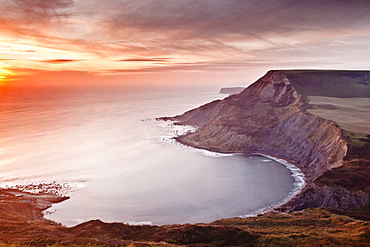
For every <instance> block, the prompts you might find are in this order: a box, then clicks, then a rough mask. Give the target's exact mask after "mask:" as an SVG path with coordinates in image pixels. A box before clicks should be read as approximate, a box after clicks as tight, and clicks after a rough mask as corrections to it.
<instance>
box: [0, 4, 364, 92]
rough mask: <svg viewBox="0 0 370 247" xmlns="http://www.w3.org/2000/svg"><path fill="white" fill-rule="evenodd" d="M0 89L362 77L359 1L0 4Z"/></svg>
mask: <svg viewBox="0 0 370 247" xmlns="http://www.w3.org/2000/svg"><path fill="white" fill-rule="evenodd" d="M0 9H1V15H0V84H1V85H10V86H45V85H52V86H59V85H105V84H122V85H126V84H127V85H132V84H140V85H149V84H155V85H157V84H162V83H163V84H164V85H171V84H184V83H185V84H189V85H192V84H194V85H195V84H202V85H203V84H204V85H208V84H218V85H225V86H241V85H248V84H250V83H251V82H253V81H254V80H256V79H257V78H258V77H260V76H262V75H263V74H264V73H265V72H266V71H268V70H270V69H283V68H313V69H370V45H369V44H370V43H369V42H370V1H369V0H352V1H349V0H307V1H306V0H274V1H261V0H105V1H102V0H0Z"/></svg>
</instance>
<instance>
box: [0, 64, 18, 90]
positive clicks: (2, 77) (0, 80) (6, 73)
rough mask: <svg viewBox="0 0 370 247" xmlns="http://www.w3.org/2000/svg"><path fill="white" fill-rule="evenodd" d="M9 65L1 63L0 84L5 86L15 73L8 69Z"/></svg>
mask: <svg viewBox="0 0 370 247" xmlns="http://www.w3.org/2000/svg"><path fill="white" fill-rule="evenodd" d="M7 67H8V65H6V64H2V63H0V86H4V85H5V84H6V83H7V82H9V81H11V80H12V79H11V78H10V77H11V76H12V75H14V74H15V73H14V72H12V71H10V70H9V69H7Z"/></svg>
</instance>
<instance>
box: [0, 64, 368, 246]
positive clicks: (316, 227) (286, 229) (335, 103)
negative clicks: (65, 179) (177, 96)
mask: <svg viewBox="0 0 370 247" xmlns="http://www.w3.org/2000/svg"><path fill="white" fill-rule="evenodd" d="M369 85H370V72H369V71H299V70H291V71H270V72H268V73H267V74H266V75H265V76H264V77H262V78H261V79H259V80H258V81H257V82H255V83H254V84H252V85H251V86H249V87H248V88H246V89H245V90H243V91H242V92H241V93H239V94H236V95H231V96H229V97H227V98H225V99H223V100H218V101H214V102H211V103H209V104H206V105H204V106H201V107H199V108H196V109H194V110H190V111H188V112H186V113H184V114H183V115H180V116H176V117H171V118H162V119H165V120H174V121H177V122H178V124H188V125H194V126H197V127H198V130H197V131H196V132H194V133H188V134H186V135H184V136H180V137H178V138H177V140H178V141H180V142H182V143H184V144H186V145H190V146H193V147H197V148H205V149H208V150H213V151H218V152H243V153H255V152H259V153H265V154H269V155H272V156H278V157H280V158H284V159H287V160H289V161H291V162H292V163H294V164H295V165H296V166H298V167H299V168H300V169H301V170H302V171H303V172H304V174H305V176H306V182H307V186H306V187H305V188H304V189H303V190H302V192H301V193H300V194H299V195H297V197H296V198H294V199H293V200H291V201H290V202H289V203H287V204H286V205H282V206H281V207H280V208H279V209H278V211H276V212H270V213H267V214H264V215H261V216H258V217H252V218H247V219H241V218H232V219H224V220H219V221H216V222H214V223H210V224H186V225H169V226H161V227H158V226H128V225H125V224H122V223H111V224H108V223H103V222H101V221H99V220H94V221H89V222H86V223H83V224H80V225H78V226H76V227H72V228H66V227H62V226H60V225H58V224H56V223H54V222H50V221H46V220H44V219H43V218H42V214H41V212H42V210H43V209H45V208H47V207H48V206H49V205H50V204H51V203H55V202H57V201H58V200H63V198H58V197H53V196H50V195H49V196H47V195H37V196H34V195H30V194H27V193H23V194H22V196H19V193H21V192H17V191H6V190H3V191H1V196H2V198H1V199H2V200H1V201H0V243H3V244H4V245H7V244H18V245H21V244H23V245H32V246H50V245H98V246H99V245H104V246H124V245H131V246H171V245H180V246H181V245H183V246H370V222H369V219H370V216H369V215H370V214H369V213H370V206H369V205H370V180H369V174H370V161H369V157H370V156H369V150H370V148H369V147H370V146H369V143H370V136H369V134H370V133H368V132H367V131H368V127H369V126H368V125H369V124H368V122H367V117H368V116H369V114H368V113H369V111H370V110H369V108H370V107H369V105H370V104H369V103H370V102H369V101H368V100H369V99H370V86H369ZM343 115H344V116H345V117H343ZM341 116H342V117H341Z"/></svg>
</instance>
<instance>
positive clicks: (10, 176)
mask: <svg viewBox="0 0 370 247" xmlns="http://www.w3.org/2000/svg"><path fill="white" fill-rule="evenodd" d="M222 96H223V95H220V94H218V93H217V92H216V91H214V92H212V91H210V92H209V91H207V90H205V89H202V90H200V89H199V90H195V91H194V90H193V91H192V90H184V89H182V90H177V91H176V90H171V91H164V90H152V91H148V90H147V91H143V90H141V91H140V90H123V89H121V90H117V89H116V90H95V91H93V90H65V89H64V90H60V89H59V90H50V89H49V90H46V89H43V90H33V91H17V92H5V93H4V92H3V93H2V94H0V97H1V102H0V176H1V181H0V183H1V185H3V186H6V185H9V184H11V183H17V184H19V183H39V182H47V183H49V182H54V181H55V182H56V183H65V182H67V184H69V185H70V186H72V187H75V188H78V189H77V190H76V191H74V192H73V193H71V194H70V195H71V199H69V200H67V201H64V202H63V203H60V204H56V205H54V206H53V207H52V208H51V209H50V210H49V212H50V213H51V214H50V215H48V216H47V217H48V218H50V219H53V220H55V221H58V222H61V223H62V224H64V225H67V226H72V225H76V224H78V223H80V222H82V221H86V220H90V219H97V218H98V219H101V220H103V221H107V222H112V221H115V222H130V223H140V222H141V223H142V222H146V223H152V224H172V223H186V222H189V223H195V222H211V221H214V220H216V219H220V218H226V217H233V216H239V215H248V214H251V213H253V212H255V211H256V210H258V209H261V208H264V207H266V206H269V205H276V204H277V203H279V202H281V201H283V200H284V199H285V198H286V197H287V196H288V194H289V193H290V192H291V191H292V189H293V187H294V186H293V184H294V178H293V177H292V173H291V171H290V170H288V169H287V168H286V167H285V166H283V165H281V164H279V163H277V162H275V161H272V160H269V159H267V158H264V157H259V156H253V157H245V156H242V155H234V156H221V157H213V156H212V155H208V154H206V153H204V152H202V151H197V150H194V149H190V148H186V147H181V146H178V145H175V144H171V143H168V142H164V141H162V140H161V139H162V138H163V137H164V136H170V135H171V134H172V132H173V131H174V130H173V129H172V128H171V127H168V126H167V123H163V122H162V123H160V122H147V121H142V120H143V119H146V118H155V117H160V116H173V115H177V114H181V113H183V112H184V111H186V110H189V109H191V108H194V107H197V106H199V105H201V104H204V103H206V102H209V101H211V100H213V99H216V98H220V97H222Z"/></svg>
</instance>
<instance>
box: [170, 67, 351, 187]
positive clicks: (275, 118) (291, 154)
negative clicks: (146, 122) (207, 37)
mask: <svg viewBox="0 0 370 247" xmlns="http://www.w3.org/2000/svg"><path fill="white" fill-rule="evenodd" d="M303 106H304V101H303V100H302V96H301V95H300V94H299V93H298V92H297V91H296V90H295V88H294V86H293V85H292V83H290V81H289V80H288V78H287V76H286V75H285V74H284V73H281V72H277V71H270V72H268V73H267V74H266V75H265V76H264V77H262V78H261V79H259V80H258V81H257V82H255V83H254V84H252V85H251V86H249V87H248V88H247V89H245V90H244V91H242V92H241V93H240V94H238V95H233V96H230V97H227V98H225V99H223V100H218V101H214V102H211V103H209V104H206V105H204V106H201V107H199V108H197V109H194V110H191V111H188V112H186V113H184V114H183V115H181V116H176V117H174V118H172V120H175V121H178V122H179V123H180V124H184V125H195V126H198V127H199V129H198V130H197V131H196V132H194V133H189V134H187V135H185V136H180V137H178V138H177V139H178V141H180V142H182V143H184V144H186V145H190V146H193V147H197V148H204V149H208V150H212V151H217V152H230V153H231V152H242V153H255V152H258V153H265V154H269V155H273V156H278V157H282V158H285V159H288V160H290V161H292V162H294V163H295V164H296V165H297V166H298V167H300V168H301V169H302V171H303V172H304V173H305V175H306V179H307V181H308V182H310V181H313V180H314V179H316V178H317V177H319V176H320V175H321V174H323V173H324V172H325V171H327V170H329V169H332V168H334V167H338V166H341V165H342V162H343V157H344V156H345V155H346V152H347V146H346V142H345V140H344V138H343V136H342V133H341V129H340V128H338V127H337V126H336V125H335V124H334V123H333V122H331V121H329V120H325V119H322V118H319V117H317V116H314V115H311V114H308V113H306V112H305V111H304V110H303V108H302V107H303Z"/></svg>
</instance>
